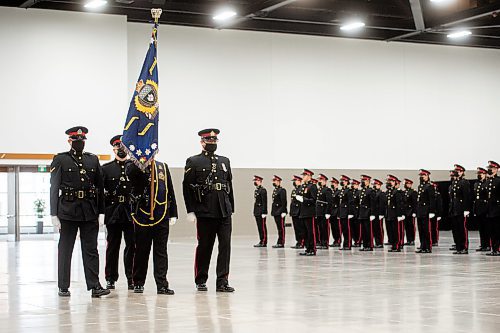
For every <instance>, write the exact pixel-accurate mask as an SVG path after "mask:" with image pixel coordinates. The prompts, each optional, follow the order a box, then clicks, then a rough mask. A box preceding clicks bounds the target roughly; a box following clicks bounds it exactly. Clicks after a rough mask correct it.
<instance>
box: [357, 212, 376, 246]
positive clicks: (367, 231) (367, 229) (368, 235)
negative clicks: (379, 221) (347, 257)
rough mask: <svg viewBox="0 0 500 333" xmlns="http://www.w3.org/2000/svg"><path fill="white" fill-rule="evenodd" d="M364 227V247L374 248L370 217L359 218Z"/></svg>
mask: <svg viewBox="0 0 500 333" xmlns="http://www.w3.org/2000/svg"><path fill="white" fill-rule="evenodd" d="M359 223H361V227H362V232H361V233H362V235H363V247H364V248H365V249H373V226H372V221H370V219H359Z"/></svg>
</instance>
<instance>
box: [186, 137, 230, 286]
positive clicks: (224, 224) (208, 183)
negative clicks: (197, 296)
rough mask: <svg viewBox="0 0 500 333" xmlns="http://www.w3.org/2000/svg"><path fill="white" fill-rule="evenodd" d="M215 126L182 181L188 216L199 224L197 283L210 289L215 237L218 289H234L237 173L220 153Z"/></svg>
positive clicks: (191, 160) (196, 264)
mask: <svg viewBox="0 0 500 333" xmlns="http://www.w3.org/2000/svg"><path fill="white" fill-rule="evenodd" d="M219 133H220V131H219V130H218V129H215V128H209V129H205V130H201V131H199V132H198V135H199V136H200V137H201V140H200V144H201V146H202V148H203V151H202V152H201V154H198V155H195V156H191V157H190V158H188V159H187V161H186V167H185V169H184V181H183V182H182V186H183V193H184V203H185V204H186V211H187V213H188V216H187V219H188V221H191V222H193V223H196V230H197V238H198V246H197V247H196V256H195V263H194V274H195V283H196V288H197V290H198V291H207V290H208V288H207V285H206V281H207V279H208V269H209V266H210V258H211V257H212V250H213V247H214V242H215V238H216V237H217V238H218V242H219V254H218V256H217V267H216V272H217V281H216V291H217V292H233V291H234V288H233V287H231V286H229V280H228V279H229V262H230V258H231V230H232V220H231V216H232V214H233V213H234V193H233V174H232V172H231V164H230V162H229V159H228V158H227V157H224V156H220V155H216V154H215V151H216V150H217V142H218V141H219V140H218V138H217V135H219Z"/></svg>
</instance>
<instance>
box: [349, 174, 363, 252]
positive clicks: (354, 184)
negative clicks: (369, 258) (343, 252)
mask: <svg viewBox="0 0 500 333" xmlns="http://www.w3.org/2000/svg"><path fill="white" fill-rule="evenodd" d="M359 185H360V182H359V181H358V180H357V179H353V180H352V181H351V193H352V200H353V206H352V210H351V212H352V215H353V217H352V218H351V230H352V239H353V240H354V244H353V246H354V247H360V246H361V240H362V239H363V238H362V232H361V223H360V221H359V219H358V218H359V197H360V192H361V191H360V189H359Z"/></svg>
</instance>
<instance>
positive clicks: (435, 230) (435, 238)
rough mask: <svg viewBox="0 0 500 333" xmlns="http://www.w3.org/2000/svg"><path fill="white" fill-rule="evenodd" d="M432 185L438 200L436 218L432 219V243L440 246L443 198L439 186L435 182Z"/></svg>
mask: <svg viewBox="0 0 500 333" xmlns="http://www.w3.org/2000/svg"><path fill="white" fill-rule="evenodd" d="M431 185H432V186H433V187H434V193H435V198H436V216H434V217H433V218H431V241H432V246H438V245H439V221H441V218H442V217H443V197H442V196H441V192H439V189H438V184H437V183H435V182H431Z"/></svg>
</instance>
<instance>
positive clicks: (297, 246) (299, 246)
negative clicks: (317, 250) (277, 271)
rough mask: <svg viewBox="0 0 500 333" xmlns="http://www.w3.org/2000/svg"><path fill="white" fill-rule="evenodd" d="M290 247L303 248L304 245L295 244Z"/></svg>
mask: <svg viewBox="0 0 500 333" xmlns="http://www.w3.org/2000/svg"><path fill="white" fill-rule="evenodd" d="M290 248H292V249H303V248H304V245H300V244H296V245H294V246H290Z"/></svg>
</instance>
